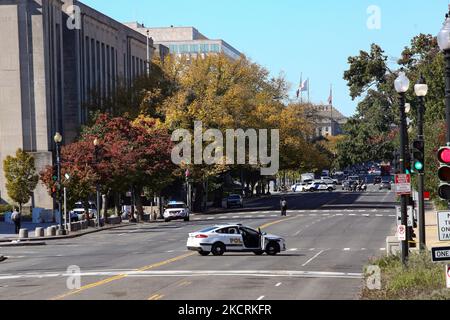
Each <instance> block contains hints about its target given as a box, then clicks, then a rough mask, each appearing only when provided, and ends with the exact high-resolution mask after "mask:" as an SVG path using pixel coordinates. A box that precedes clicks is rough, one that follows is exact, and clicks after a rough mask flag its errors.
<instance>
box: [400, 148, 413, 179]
mask: <svg viewBox="0 0 450 320" xmlns="http://www.w3.org/2000/svg"><path fill="white" fill-rule="evenodd" d="M412 172H413V170H412V168H411V152H410V151H409V150H407V151H406V152H405V172H402V173H406V174H411V173H412Z"/></svg>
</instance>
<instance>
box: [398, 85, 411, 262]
mask: <svg viewBox="0 0 450 320" xmlns="http://www.w3.org/2000/svg"><path fill="white" fill-rule="evenodd" d="M399 101H400V106H399V108H400V170H401V172H402V174H404V173H405V172H406V146H407V145H408V144H407V141H406V135H407V131H406V114H405V103H406V99H405V93H400V99H399ZM400 207H401V221H402V222H401V223H402V225H404V226H406V240H403V241H402V242H401V247H402V263H403V264H404V265H406V261H407V259H408V255H409V252H408V251H409V249H408V239H409V231H408V227H407V226H408V216H407V214H408V196H407V195H402V196H401V204H400Z"/></svg>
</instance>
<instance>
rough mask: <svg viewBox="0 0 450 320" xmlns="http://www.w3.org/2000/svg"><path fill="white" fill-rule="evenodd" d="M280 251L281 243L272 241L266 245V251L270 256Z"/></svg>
mask: <svg viewBox="0 0 450 320" xmlns="http://www.w3.org/2000/svg"><path fill="white" fill-rule="evenodd" d="M278 252H280V245H279V244H278V243H275V242H270V243H269V244H268V245H267V247H266V253H267V254H268V255H269V256H275V255H276V254H277V253H278Z"/></svg>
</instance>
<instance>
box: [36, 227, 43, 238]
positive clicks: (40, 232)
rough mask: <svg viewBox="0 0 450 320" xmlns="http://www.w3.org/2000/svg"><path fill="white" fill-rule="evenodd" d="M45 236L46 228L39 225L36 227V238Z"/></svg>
mask: <svg viewBox="0 0 450 320" xmlns="http://www.w3.org/2000/svg"><path fill="white" fill-rule="evenodd" d="M43 236H44V228H41V227H37V228H36V229H34V237H35V238H41V237H43Z"/></svg>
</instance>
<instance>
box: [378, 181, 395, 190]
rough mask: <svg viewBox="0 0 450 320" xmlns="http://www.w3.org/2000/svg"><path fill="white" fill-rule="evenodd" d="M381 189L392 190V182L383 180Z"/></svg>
mask: <svg viewBox="0 0 450 320" xmlns="http://www.w3.org/2000/svg"><path fill="white" fill-rule="evenodd" d="M379 190H392V185H391V182H390V181H387V180H383V181H382V182H381V184H380V187H379Z"/></svg>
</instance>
